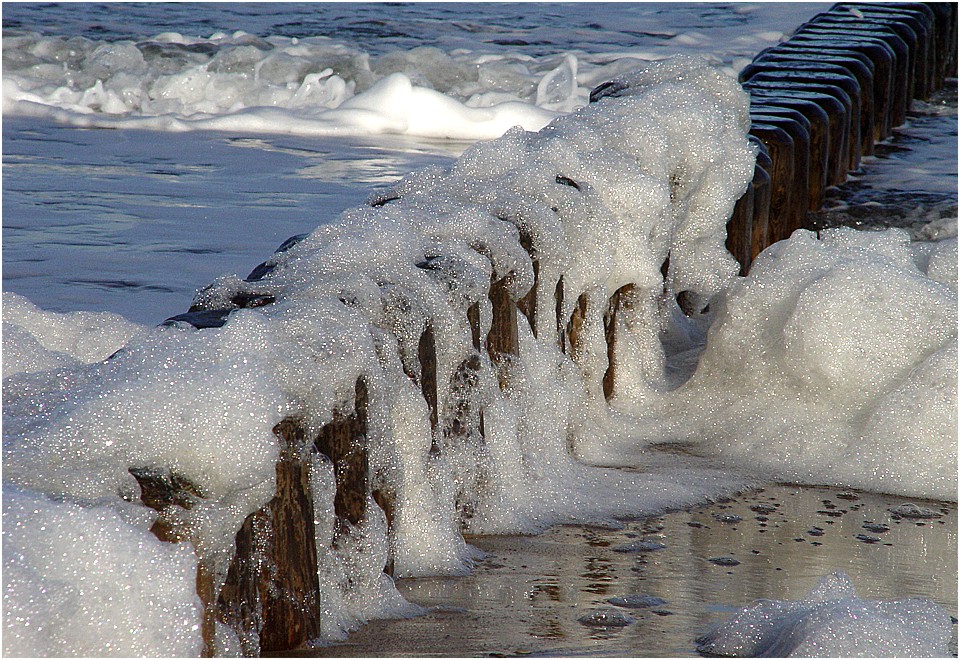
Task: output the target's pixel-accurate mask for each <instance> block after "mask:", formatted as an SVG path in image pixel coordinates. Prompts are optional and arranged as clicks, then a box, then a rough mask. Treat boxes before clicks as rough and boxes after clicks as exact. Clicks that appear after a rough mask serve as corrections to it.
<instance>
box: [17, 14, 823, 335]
mask: <svg viewBox="0 0 960 660" xmlns="http://www.w3.org/2000/svg"><path fill="white" fill-rule="evenodd" d="M826 6H827V5H822V4H810V5H805V6H801V5H796V4H769V3H758V4H753V5H750V4H743V5H741V4H737V5H719V4H718V5H706V6H700V5H688V4H671V5H669V6H663V5H658V4H653V3H651V4H645V3H638V4H633V3H631V4H617V5H611V4H602V3H601V4H594V3H570V4H565V5H552V4H540V3H523V4H509V3H504V4H500V3H497V4H491V3H479V4H469V3H467V4H464V3H457V4H456V5H449V4H447V5H444V4H433V3H425V4H420V3H412V4H406V5H403V4H399V5H389V6H383V5H378V4H353V3H326V4H324V3H320V4H314V5H302V4H301V5H296V4H284V3H268V4H257V3H251V4H230V3H222V4H221V3H217V4H215V5H202V4H201V5H197V4H189V3H188V4H159V5H157V4H137V3H123V4H121V5H97V4H94V3H84V4H83V5H82V6H80V5H72V4H64V5H52V6H51V5H47V4H43V5H40V4H31V3H22V4H21V3H16V4H11V5H9V6H7V7H4V12H3V25H4V36H5V44H4V48H5V51H4V52H5V58H7V59H6V61H5V79H4V80H5V88H4V89H5V91H4V122H3V153H4V157H3V161H4V162H3V164H4V174H3V188H4V193H5V194H4V196H3V218H4V219H3V230H4V232H3V236H4V238H3V265H4V269H3V282H4V290H7V291H15V292H17V293H20V294H22V295H25V296H27V297H28V298H29V299H31V300H33V301H34V302H36V303H37V304H39V305H40V306H41V307H43V308H44V309H49V310H52V311H58V312H67V311H74V310H86V311H112V312H116V313H119V314H122V315H123V316H125V317H126V318H128V319H131V320H133V321H136V322H139V323H148V324H151V323H159V322H160V321H162V320H164V319H165V318H167V317H168V316H172V315H174V314H177V313H180V312H182V311H185V309H186V308H187V307H189V305H190V300H191V299H192V296H193V294H194V292H195V291H196V290H197V289H198V288H200V287H202V286H205V285H206V284H207V283H209V282H210V281H212V280H213V278H215V277H217V276H218V275H221V274H223V273H226V272H236V273H238V274H240V275H241V276H242V275H245V274H246V271H247V270H249V269H250V268H253V266H255V265H256V264H257V263H259V262H260V261H262V260H263V259H264V257H265V256H266V255H268V254H269V253H270V252H272V251H273V250H274V249H275V248H276V247H277V246H278V245H280V243H282V242H283V241H284V240H285V239H286V238H288V237H289V236H292V235H294V234H298V233H302V232H304V231H308V230H310V229H312V228H313V227H315V226H317V225H318V224H321V223H323V222H326V221H328V220H329V219H332V218H333V217H335V216H336V215H338V214H339V213H340V212H341V211H343V210H344V209H347V208H351V207H354V206H356V205H357V204H360V203H362V202H363V201H364V200H365V199H366V198H367V197H368V196H369V195H370V194H371V192H373V191H374V190H376V189H378V188H383V187H385V186H387V185H388V184H390V183H391V182H393V181H395V180H397V179H399V178H400V177H402V176H403V175H404V174H406V173H408V172H410V171H413V170H415V169H419V168H421V167H424V166H426V165H429V164H431V163H449V162H451V161H452V160H453V159H454V158H455V157H456V156H458V155H459V154H460V153H461V152H462V151H463V149H464V148H465V147H466V146H467V145H468V144H469V142H468V141H467V140H465V139H457V137H458V135H460V136H464V135H468V134H469V132H470V123H471V122H469V121H467V120H462V121H459V122H454V125H453V126H452V127H451V131H450V132H451V134H452V138H451V139H444V140H438V139H425V138H420V137H417V138H415V139H411V138H409V137H406V136H401V135H397V134H396V132H393V131H389V132H387V133H386V134H384V133H383V132H382V131H378V134H376V135H375V136H371V135H369V134H367V133H369V132H370V131H374V130H376V129H375V128H369V129H368V127H365V126H363V125H360V126H352V127H350V126H344V125H343V124H342V123H340V124H338V123H337V122H336V121H334V122H333V124H334V125H335V126H337V127H338V128H339V129H340V130H341V131H343V132H345V133H350V132H352V133H353V135H351V136H339V137H338V136H317V135H314V134H312V133H314V129H315V126H303V125H302V124H298V122H302V121H303V120H304V118H305V117H307V116H309V115H310V112H308V111H305V110H301V111H297V108H296V104H295V103H293V102H290V101H288V102H287V105H288V107H290V108H292V110H291V112H290V113H289V114H288V115H287V116H286V117H284V118H281V119H279V120H277V122H276V123H275V124H274V125H273V126H272V127H267V128H266V129H265V128H264V126H263V125H262V122H260V121H258V118H257V114H258V113H257V111H248V112H247V113H246V116H244V113H243V110H242V109H240V110H238V111H235V112H230V109H229V108H223V109H220V110H219V111H218V112H219V115H220V116H224V115H226V116H230V117H232V118H233V119H234V120H237V115H238V114H239V115H240V116H241V117H240V120H238V121H241V120H242V121H246V124H247V125H246V126H244V125H242V124H241V125H240V126H239V127H238V128H237V129H235V130H230V129H226V130H220V131H205V130H201V131H192V132H189V133H183V132H179V131H169V130H165V131H158V130H153V129H155V128H157V127H162V124H163V119H162V117H163V116H165V113H163V112H159V115H160V116H161V119H154V120H153V121H152V126H151V123H150V119H149V118H150V117H151V116H153V117H156V115H151V114H150V112H148V111H144V110H140V109H139V107H138V106H137V104H136V103H132V104H131V106H130V108H132V109H127V107H124V108H121V109H119V110H120V112H119V113H117V114H108V113H105V112H102V111H100V112H98V111H97V110H91V106H92V105H94V104H95V101H90V100H88V101H86V102H79V99H77V98H75V97H76V96H77V94H66V92H65V88H67V89H71V90H72V89H73V87H76V88H77V89H78V90H81V91H82V89H83V87H84V85H88V88H89V87H93V86H94V84H95V80H96V78H95V76H96V75H98V74H99V75H100V76H101V77H103V73H104V72H103V70H102V69H98V68H97V67H98V64H97V63H96V61H95V58H88V60H92V61H87V60H82V59H80V58H81V54H82V53H85V54H87V55H89V54H91V53H93V52H94V51H96V50H97V49H98V48H101V49H103V50H107V49H108V48H109V46H110V45H111V44H116V43H124V44H127V43H130V42H133V43H141V45H142V48H143V49H144V50H147V47H146V45H144V44H146V43H149V42H152V41H157V40H155V38H156V37H157V36H158V35H162V34H164V33H171V32H173V33H177V34H178V35H181V36H182V39H178V38H173V37H168V39H170V40H171V41H170V43H171V44H172V45H171V46H170V47H169V48H170V50H173V47H174V46H176V45H177V44H178V42H188V43H192V42H196V43H195V44H194V46H195V50H199V51H206V52H200V53H199V54H198V53H189V51H188V54H191V55H194V56H195V57H196V58H197V61H193V60H192V59H191V60H188V59H186V58H184V61H182V62H180V61H178V60H177V59H176V57H175V56H174V54H168V55H167V56H166V57H164V56H161V55H157V56H156V59H157V61H158V62H159V63H157V64H153V65H152V66H151V67H150V70H149V72H148V80H149V81H155V80H156V79H157V78H160V77H162V76H172V75H173V73H171V72H169V71H168V68H169V67H170V66H171V65H169V64H168V62H169V61H177V62H178V63H177V65H176V67H177V68H176V72H179V73H181V74H183V75H184V76H187V75H188V74H189V73H191V72H195V71H196V70H198V69H201V68H204V67H206V66H207V61H208V60H210V59H212V58H215V57H217V56H218V54H219V56H220V57H221V59H223V58H224V57H225V55H226V54H227V53H233V52H236V51H237V50H238V49H239V48H240V47H241V46H242V44H241V45H240V46H238V45H237V43H236V41H237V40H233V41H231V39H230V37H228V36H226V35H234V34H235V33H236V32H237V31H238V30H240V31H244V32H246V33H247V34H249V35H251V36H252V37H257V38H258V39H261V40H264V39H270V38H274V39H275V40H276V41H277V44H276V46H275V47H274V48H272V51H279V50H282V49H284V48H286V49H287V50H289V49H290V48H291V46H290V40H291V39H299V40H306V39H310V38H313V39H315V40H318V41H319V43H318V44H316V46H315V47H316V51H317V52H316V53H303V54H299V55H288V56H285V57H286V59H282V58H281V57H280V56H279V55H277V56H276V57H275V59H276V60H280V63H279V64H278V65H277V68H278V69H279V70H280V71H282V72H283V73H282V74H277V75H278V76H280V75H287V73H288V72H289V75H290V76H294V77H295V76H299V77H301V78H302V77H303V76H304V75H305V74H304V71H305V70H307V69H306V67H312V69H310V70H316V71H317V72H319V71H322V70H323V69H324V68H326V67H328V66H331V65H332V66H334V67H337V66H339V67H340V68H341V69H343V70H344V71H347V72H349V71H351V67H352V70H353V71H354V73H355V76H354V80H351V82H356V84H357V85H358V88H360V89H362V88H363V87H364V86H369V85H370V84H371V80H372V79H375V78H377V77H382V76H383V75H384V74H385V73H393V72H395V71H407V72H408V73H409V75H411V76H412V78H413V79H415V80H417V81H418V82H422V83H425V84H429V85H431V86H432V87H433V88H435V89H440V90H441V91H444V92H446V93H448V95H450V96H453V97H454V98H458V99H459V100H464V101H466V100H469V98H470V96H476V97H478V98H479V97H480V96H482V95H483V94H500V95H503V98H513V99H524V100H528V101H529V100H536V89H537V86H538V84H539V83H540V82H541V81H542V80H543V78H544V77H545V76H546V75H547V74H548V73H550V72H551V71H553V70H555V69H557V68H558V67H559V66H560V65H562V64H563V63H564V57H565V55H566V54H570V55H572V56H573V57H574V58H575V61H576V63H577V67H578V73H579V74H580V76H583V74H584V73H588V74H590V73H591V72H594V73H592V75H590V76H588V77H587V78H586V79H585V80H584V82H578V83H577V88H578V89H577V93H578V94H579V96H580V97H582V98H581V100H582V101H585V95H586V93H587V92H589V89H590V87H591V85H592V84H593V83H599V82H603V80H602V79H601V78H602V75H601V76H600V78H597V77H596V75H597V73H596V72H597V71H598V70H600V71H603V70H604V68H605V67H606V68H607V69H608V70H610V69H609V67H610V63H612V62H613V63H615V62H617V61H620V62H621V63H623V62H626V64H621V65H620V66H629V63H630V62H636V61H637V60H644V59H651V58H658V57H664V56H667V55H671V54H674V53H678V52H683V53H700V54H703V55H705V56H709V57H711V58H714V59H716V60H718V61H720V62H722V63H723V64H725V65H727V66H730V67H734V68H735V67H737V66H739V65H741V64H742V63H744V62H745V61H746V60H748V59H749V58H750V57H751V56H752V55H753V54H754V53H756V52H758V51H759V50H761V49H762V48H763V47H765V46H767V45H770V44H772V43H775V42H776V40H777V39H779V38H780V37H781V36H782V34H783V33H784V32H785V31H787V30H789V29H791V28H792V27H794V26H796V25H797V24H799V23H800V22H802V20H804V19H805V18H807V17H809V16H810V15H812V14H813V13H815V12H816V11H817V10H819V9H823V8H825V7H826ZM21 34H35V35H38V36H30V37H28V38H27V39H28V43H29V44H30V48H31V49H32V50H34V51H37V50H41V51H43V47H46V51H44V52H48V54H47V55H46V56H45V59H44V61H45V62H46V61H47V60H49V61H51V62H57V63H58V64H57V66H59V67H60V70H61V71H67V72H73V71H76V72H77V73H79V72H83V71H87V72H89V75H90V76H94V78H93V79H91V80H89V81H87V82H86V83H84V82H83V81H82V80H76V81H74V80H72V78H71V75H73V76H75V75H76V74H69V73H62V74H61V73H57V74H56V75H53V77H52V78H51V79H50V81H47V80H46V78H45V77H44V76H46V75H50V74H49V72H47V71H46V70H45V69H44V70H40V71H38V70H37V69H38V63H37V62H36V61H34V60H33V59H30V60H29V61H25V62H23V63H17V62H16V59H17V58H14V54H15V53H18V52H20V51H21V49H22V48H23V47H22V46H19V45H13V44H12V39H11V37H14V38H15V37H16V36H17V35H21ZM218 34H219V36H218V37H214V38H212V39H211V37H213V36H214V35H218ZM70 39H75V40H82V41H80V43H79V44H77V43H74V44H73V45H72V46H71V45H67V42H69V40H70ZM78 45H79V46H82V49H81V51H77V50H76V48H77V47H78ZM55 46H56V48H54V47H55ZM71 48H72V49H73V50H74V53H75V54H74V55H73V60H71V59H70V57H71V56H70V55H69V52H70V51H71ZM57 49H59V50H64V51H65V52H66V53H67V54H62V53H59V50H57ZM184 50H185V47H184ZM54 51H56V52H54ZM257 52H259V51H257ZM268 54H269V52H267V51H264V52H263V53H261V54H260V55H253V56H252V57H254V58H256V61H257V62H259V61H261V60H263V59H265V57H266V55H268ZM275 55H276V53H275ZM389 57H392V58H393V59H389ZM378 58H380V60H378ZM625 58H629V59H625ZM11 60H12V61H11ZM363 61H367V62H368V68H369V69H372V72H368V71H364V70H363V69H364V67H363V66H362V64H358V63H357V62H361V63H362V62H363ZM344 62H346V63H344ZM477 62H479V63H480V64H476V63H477ZM161 65H163V66H161ZM117 66H122V65H117ZM127 66H128V67H129V68H130V69H132V70H134V71H138V73H137V75H138V76H140V77H138V78H136V79H129V78H125V77H123V76H119V75H118V74H117V75H114V76H113V79H115V80H116V89H117V94H118V95H119V96H120V97H124V98H127V97H130V96H131V95H133V92H134V91H136V95H137V96H138V97H139V96H140V95H142V94H143V92H141V87H143V86H144V85H145V83H144V81H143V74H142V73H140V69H138V68H136V67H137V66H138V65H132V64H128V65H127ZM480 67H482V68H483V71H482V72H480V73H478V68H480ZM616 67H617V65H615V68H614V69H613V71H615V70H616ZM119 73H123V72H122V71H120V72H119ZM363 74H365V75H363ZM244 75H245V74H244V72H242V71H240V72H238V73H227V72H225V73H223V74H222V75H221V76H220V78H219V80H218V79H216V77H213V78H212V79H211V80H212V82H211V81H208V84H209V85H211V86H212V85H213V83H219V84H220V85H221V86H220V87H216V88H215V89H212V90H211V92H210V94H211V95H212V96H217V97H219V96H229V97H231V98H234V99H239V103H240V104H241V105H243V102H244V101H249V103H250V104H251V105H253V104H254V103H255V102H256V99H257V98H259V96H258V95H259V94H260V93H262V92H263V91H264V89H266V88H271V87H279V86H280V85H279V83H276V84H272V85H270V84H268V83H266V82H263V83H262V84H259V85H255V86H253V87H252V88H250V87H246V86H244V83H243V76H244ZM481 75H482V76H484V77H483V78H481ZM343 76H344V77H345V78H346V77H348V74H347V73H343ZM431 76H432V78H431ZM118 78H119V79H118ZM11 79H12V80H26V81H30V82H32V84H34V85H37V86H38V87H39V90H36V89H35V90H34V91H41V90H45V91H44V93H45V94H48V95H49V97H50V103H51V105H50V106H45V107H43V108H40V109H38V108H37V107H23V104H21V105H19V106H16V105H14V102H13V101H12V100H11V97H12V96H16V95H15V94H13V93H12V92H11V90H10V89H9V81H10V80H11ZM278 79H279V78H278ZM284 80H285V78H284ZM40 82H43V83H44V84H43V85H40ZM107 83H108V87H109V80H108V81H107ZM22 85H23V86H27V82H22ZM457 85H460V87H461V88H462V89H461V91H460V92H456V91H454V92H451V91H449V90H451V88H454V87H456V86H457ZM468 87H469V89H468ZM467 91H472V93H471V94H470V95H469V96H468V95H466V94H465V92H467ZM190 94H191V92H190V91H189V90H181V92H180V98H181V99H183V100H184V105H185V106H186V105H187V99H190V98H192V97H191V96H190ZM65 95H66V96H69V97H70V98H65ZM218 95H219V96H218ZM244 97H246V98H244ZM234 102H237V101H234ZM478 102H479V101H478ZM278 103H279V102H278ZM541 103H544V102H543V101H541ZM141 105H142V104H141ZM201 105H202V104H201V103H200V101H199V100H198V101H196V102H195V104H194V107H193V108H190V107H185V108H184V109H183V111H184V112H191V111H194V110H196V111H200V106H201ZM67 109H72V110H73V112H72V114H70V115H69V116H67V117H59V118H60V119H64V120H65V121H60V122H58V121H56V119H57V118H58V115H57V113H58V112H64V111H67ZM38 114H39V115H40V116H39V117H37V116H35V115H38ZM208 114H210V113H208ZM212 114H214V115H217V114H218V113H217V112H214V113H212ZM143 117H147V119H144V120H143V121H146V122H147V123H146V126H147V127H146V128H143V129H142V130H136V131H134V130H79V129H78V128H76V127H75V126H73V125H72V123H78V122H79V123H81V124H82V123H84V122H89V121H94V122H95V121H97V120H104V121H105V122H106V123H105V124H104V127H105V128H107V127H109V128H118V127H122V126H124V125H135V126H139V125H140V124H136V123H135V122H137V121H140V120H141V118H143ZM51 119H53V121H51ZM537 128H539V127H537ZM276 132H289V133H291V134H292V135H277V133H276ZM241 271H244V272H241Z"/></svg>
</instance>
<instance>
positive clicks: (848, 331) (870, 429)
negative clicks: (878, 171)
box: [647, 228, 957, 500]
mask: <svg viewBox="0 0 960 660" xmlns="http://www.w3.org/2000/svg"><path fill="white" fill-rule="evenodd" d="M955 251H956V242H955V240H948V241H944V242H943V243H942V244H940V245H937V246H933V247H930V248H928V249H927V250H926V252H927V254H930V255H931V258H930V261H929V264H930V265H929V266H928V268H929V270H930V272H931V274H932V275H935V276H936V278H937V279H934V278H931V277H928V276H927V274H926V273H924V272H923V271H921V270H920V269H919V268H918V267H917V264H916V262H915V250H912V249H911V244H910V239H909V235H908V234H907V233H906V232H904V231H901V230H887V231H884V232H858V231H856V230H853V229H847V228H841V229H834V230H827V231H823V232H821V236H820V238H819V239H818V238H817V236H816V235H814V234H813V233H811V232H808V231H803V230H801V231H797V232H795V233H794V234H793V236H792V237H791V238H790V239H789V240H787V241H782V242H780V243H778V244H776V245H774V246H771V247H770V248H768V249H767V250H766V251H764V252H763V253H762V254H761V255H760V257H759V258H758V259H757V260H756V262H755V263H754V265H753V267H752V268H751V271H750V275H749V276H748V277H747V278H744V279H742V280H740V281H739V282H737V283H736V284H735V285H734V286H732V287H731V288H730V289H729V291H727V292H726V293H725V294H724V296H723V299H722V302H721V303H720V306H719V311H718V312H717V317H716V320H715V321H714V323H713V325H712V327H711V328H710V331H709V335H708V340H707V345H706V348H705V350H704V352H703V354H702V356H701V358H700V362H699V365H698V367H697V370H696V372H695V373H694V374H693V376H692V377H691V378H690V380H689V381H688V382H687V383H686V384H684V385H683V386H682V387H680V388H679V389H677V390H676V391H674V392H673V393H671V394H669V395H667V396H666V397H664V399H663V400H662V401H661V402H660V404H659V405H661V406H662V407H661V408H656V410H658V411H659V413H661V414H663V415H664V417H655V418H656V419H657V420H658V424H657V425H658V428H653V426H652V425H651V428H650V429H649V430H648V431H647V433H648V435H647V437H648V438H649V439H651V440H654V441H656V440H664V439H665V440H674V441H677V440H680V441H685V442H691V443H693V445H694V446H696V447H697V448H699V449H700V450H702V451H705V452H711V453H719V454H720V455H721V456H726V457H729V458H735V459H736V460H738V461H739V460H744V459H747V460H749V461H750V462H751V464H754V465H756V466H758V467H759V468H762V469H764V470H767V471H768V473H769V474H770V475H771V476H772V477H774V478H778V479H786V480H792V481H798V482H802V483H818V484H835V485H846V486H854V487H858V488H865V489H870V490H879V491H886V492H892V493H899V494H902V495H913V496H917V497H929V498H937V499H946V500H954V499H955V498H956V492H957V444H956V441H957V440H956V424H957V417H956V407H957V389H956V378H955V376H956V373H955V371H956V366H955V365H956V350H957V349H956V346H957V322H956V318H957V300H956V290H955V289H954V288H952V286H950V284H949V282H950V280H951V279H952V275H951V274H950V270H951V267H950V266H948V265H946V264H947V263H949V262H950V260H951V258H953V259H954V260H955V257H953V256H952V255H953V254H955ZM932 255H937V257H936V258H935V259H934V258H933V256H932ZM941 259H942V262H941ZM941 264H943V265H942V266H941ZM941 267H942V269H943V270H942V271H941V270H940V269H941ZM938 279H940V280H944V281H946V282H947V283H946V284H945V283H943V282H941V281H937V280H938ZM656 414H657V413H654V415H656ZM668 420H669V421H668Z"/></svg>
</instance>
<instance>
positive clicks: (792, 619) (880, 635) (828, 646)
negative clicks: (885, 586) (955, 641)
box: [698, 572, 951, 658]
mask: <svg viewBox="0 0 960 660" xmlns="http://www.w3.org/2000/svg"><path fill="white" fill-rule="evenodd" d="M950 629H951V623H950V615H948V614H947V613H946V612H945V611H944V610H943V608H941V607H940V606H939V605H937V604H936V603H934V602H933V601H931V600H928V599H926V598H908V599H903V600H867V599H861V598H858V597H857V594H856V591H855V590H854V587H853V583H852V582H851V581H850V578H849V577H848V576H847V575H846V574H845V573H842V572H837V573H832V574H830V575H826V576H824V577H822V578H821V579H820V581H819V582H818V583H817V585H816V586H815V587H814V588H813V589H811V591H810V593H808V594H807V595H806V596H805V597H804V598H802V599H800V600H795V601H785V600H758V601H756V602H754V603H753V604H751V605H749V606H747V607H745V608H743V609H742V610H741V611H740V612H739V613H737V614H736V615H734V616H733V617H731V618H730V619H729V620H728V621H726V622H724V623H722V624H720V625H719V626H717V627H716V628H715V629H714V630H712V631H711V632H710V633H708V634H706V635H704V636H703V637H701V638H700V639H699V640H698V645H699V650H700V652H701V653H704V654H707V655H715V656H724V657H775V658H794V657H801V658H808V657H815V658H883V657H886V658H937V657H944V656H947V655H949V653H950V650H949V645H950V632H951V630H950Z"/></svg>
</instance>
